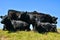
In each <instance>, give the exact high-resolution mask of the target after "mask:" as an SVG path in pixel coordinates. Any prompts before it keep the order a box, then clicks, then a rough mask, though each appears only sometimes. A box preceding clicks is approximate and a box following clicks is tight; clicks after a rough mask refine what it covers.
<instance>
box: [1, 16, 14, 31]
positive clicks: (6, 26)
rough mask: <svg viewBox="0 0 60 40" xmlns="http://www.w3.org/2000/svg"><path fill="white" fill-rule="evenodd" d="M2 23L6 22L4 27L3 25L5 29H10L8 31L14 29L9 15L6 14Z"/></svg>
mask: <svg viewBox="0 0 60 40" xmlns="http://www.w3.org/2000/svg"><path fill="white" fill-rule="evenodd" d="M1 23H2V24H4V27H3V29H4V30H5V29H6V30H8V31H13V30H14V28H13V25H12V24H11V21H10V19H9V18H8V16H4V17H3V19H2V21H1Z"/></svg>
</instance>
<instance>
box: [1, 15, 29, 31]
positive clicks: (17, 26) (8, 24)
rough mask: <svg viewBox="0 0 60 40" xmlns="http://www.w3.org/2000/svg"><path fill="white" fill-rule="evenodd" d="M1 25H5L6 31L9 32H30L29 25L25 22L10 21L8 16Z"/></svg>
mask: <svg viewBox="0 0 60 40" xmlns="http://www.w3.org/2000/svg"><path fill="white" fill-rule="evenodd" d="M1 23H2V24H4V25H5V26H4V28H3V29H6V30H8V31H17V30H27V31H29V30H30V29H29V24H28V23H26V22H24V21H16V20H15V21H14V20H10V19H9V17H8V16H5V17H4V18H3V20H2V21H1Z"/></svg>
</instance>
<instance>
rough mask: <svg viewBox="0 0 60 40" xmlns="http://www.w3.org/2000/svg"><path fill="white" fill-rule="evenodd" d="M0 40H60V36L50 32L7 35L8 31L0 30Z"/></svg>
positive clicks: (19, 32) (21, 32) (25, 32)
mask: <svg viewBox="0 0 60 40" xmlns="http://www.w3.org/2000/svg"><path fill="white" fill-rule="evenodd" d="M58 31H59V30H58ZM0 40H60V34H58V33H52V32H49V33H47V34H41V33H37V32H33V31H29V32H27V31H17V32H15V33H8V31H3V30H0Z"/></svg>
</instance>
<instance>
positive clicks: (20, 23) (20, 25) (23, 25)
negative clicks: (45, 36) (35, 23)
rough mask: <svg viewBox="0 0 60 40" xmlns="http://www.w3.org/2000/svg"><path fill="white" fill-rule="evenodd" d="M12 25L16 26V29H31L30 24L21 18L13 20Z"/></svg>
mask: <svg viewBox="0 0 60 40" xmlns="http://www.w3.org/2000/svg"><path fill="white" fill-rule="evenodd" d="M11 22H12V25H13V26H14V29H15V30H27V31H30V27H29V26H30V25H29V24H28V23H26V22H24V21H21V20H19V21H18V20H12V21H11Z"/></svg>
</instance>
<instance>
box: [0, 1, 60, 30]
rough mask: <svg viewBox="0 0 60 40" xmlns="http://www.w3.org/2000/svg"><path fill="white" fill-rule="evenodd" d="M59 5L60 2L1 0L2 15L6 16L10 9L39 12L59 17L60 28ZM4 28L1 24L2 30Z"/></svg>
mask: <svg viewBox="0 0 60 40" xmlns="http://www.w3.org/2000/svg"><path fill="white" fill-rule="evenodd" d="M59 4H60V0H0V15H6V14H7V12H8V10H9V9H14V10H18V11H38V12H42V13H46V14H50V15H52V16H56V17H58V20H57V21H58V23H57V27H58V28H60V5H59ZM0 21H1V19H0ZM2 27H3V26H2V24H1V23H0V29H1V28H2Z"/></svg>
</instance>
